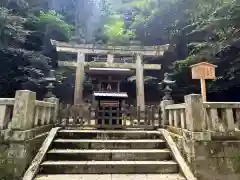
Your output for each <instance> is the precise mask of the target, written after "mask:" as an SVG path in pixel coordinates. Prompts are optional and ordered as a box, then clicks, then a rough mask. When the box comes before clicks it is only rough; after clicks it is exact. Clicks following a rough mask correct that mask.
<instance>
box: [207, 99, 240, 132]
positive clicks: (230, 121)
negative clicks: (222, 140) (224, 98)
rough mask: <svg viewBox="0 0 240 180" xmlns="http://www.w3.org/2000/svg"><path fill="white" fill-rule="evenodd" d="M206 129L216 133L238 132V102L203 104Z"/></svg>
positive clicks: (239, 123)
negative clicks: (205, 115)
mask: <svg viewBox="0 0 240 180" xmlns="http://www.w3.org/2000/svg"><path fill="white" fill-rule="evenodd" d="M203 107H204V109H205V110H206V114H207V117H206V121H207V122H206V123H207V129H209V130H211V131H216V132H227V131H240V103H239V102H204V103H203Z"/></svg>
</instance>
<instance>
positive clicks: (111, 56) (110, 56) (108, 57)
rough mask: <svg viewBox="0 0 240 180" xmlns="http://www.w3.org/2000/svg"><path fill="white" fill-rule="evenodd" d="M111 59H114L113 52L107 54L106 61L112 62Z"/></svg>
mask: <svg viewBox="0 0 240 180" xmlns="http://www.w3.org/2000/svg"><path fill="white" fill-rule="evenodd" d="M113 61H114V54H108V55H107V62H108V63H110V64H111V63H113Z"/></svg>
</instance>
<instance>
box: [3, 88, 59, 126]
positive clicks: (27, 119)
mask: <svg viewBox="0 0 240 180" xmlns="http://www.w3.org/2000/svg"><path fill="white" fill-rule="evenodd" d="M58 102H59V101H58V99H57V98H49V99H45V100H44V101H38V100H36V93H35V92H31V91H27V90H22V91H17V92H16V96H15V98H1V99H0V130H1V129H2V130H3V129H8V128H11V129H19V130H27V129H31V128H35V127H38V126H43V125H49V124H56V118H57V113H58ZM9 124H11V127H9Z"/></svg>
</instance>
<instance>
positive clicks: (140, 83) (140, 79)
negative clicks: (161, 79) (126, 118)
mask: <svg viewBox="0 0 240 180" xmlns="http://www.w3.org/2000/svg"><path fill="white" fill-rule="evenodd" d="M136 91H137V92H136V94H137V107H140V110H141V111H144V109H145V97H144V76H143V60H142V55H140V54H137V57H136Z"/></svg>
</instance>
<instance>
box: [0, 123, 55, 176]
mask: <svg viewBox="0 0 240 180" xmlns="http://www.w3.org/2000/svg"><path fill="white" fill-rule="evenodd" d="M52 127H53V126H52V125H46V126H42V127H38V128H34V129H31V130H26V131H9V130H5V131H0V133H1V140H0V179H1V180H19V179H21V176H22V175H23V173H24V172H25V171H26V169H27V167H28V166H29V164H30V163H31V161H32V159H33V158H34V156H35V155H36V153H37V152H38V150H39V148H40V147H41V145H42V143H43V141H44V139H45V138H46V136H47V134H48V132H49V131H50V129H51V128H52Z"/></svg>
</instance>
